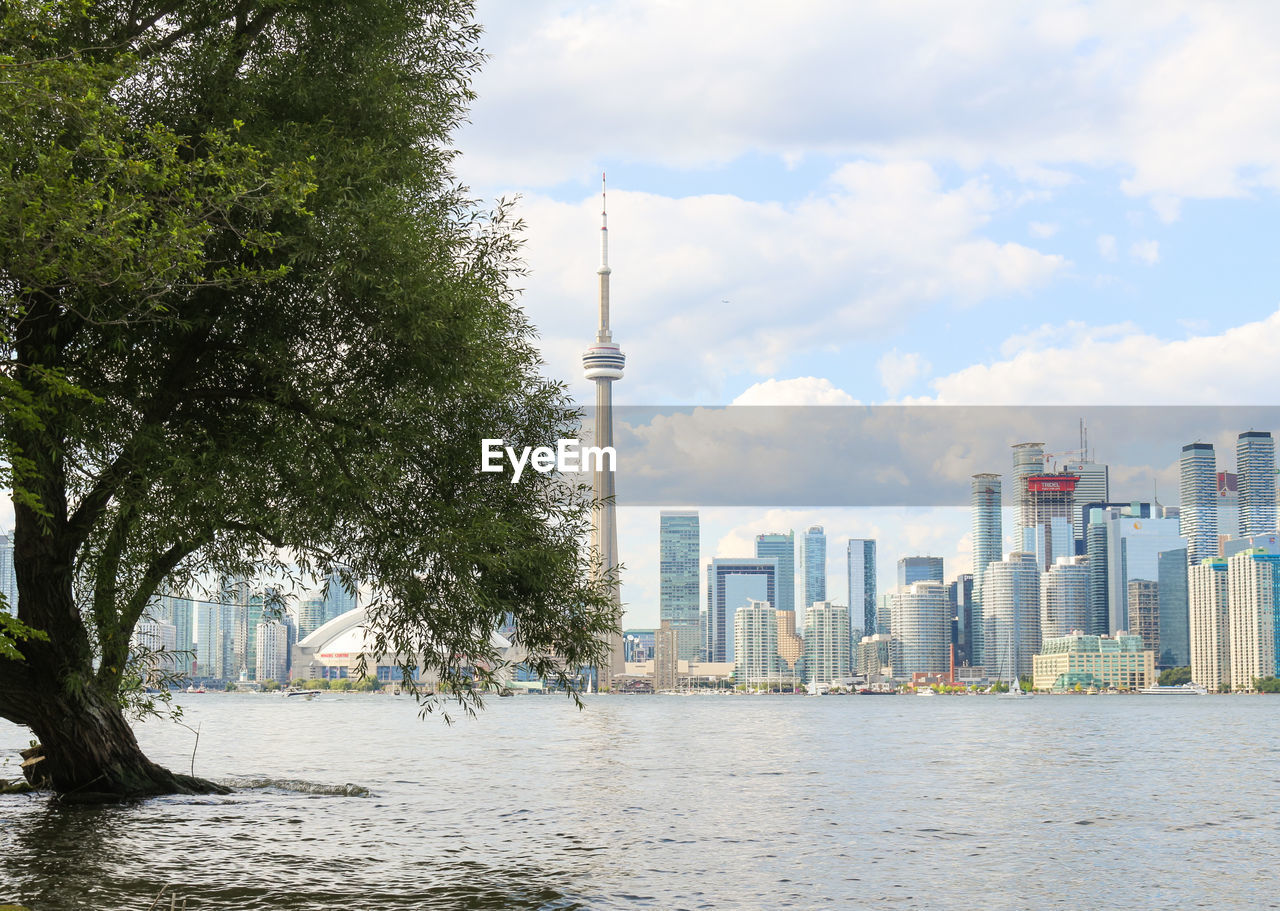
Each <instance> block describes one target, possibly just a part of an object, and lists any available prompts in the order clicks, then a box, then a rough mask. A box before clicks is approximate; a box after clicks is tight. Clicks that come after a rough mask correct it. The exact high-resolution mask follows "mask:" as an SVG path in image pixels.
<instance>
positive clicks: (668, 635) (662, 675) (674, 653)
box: [653, 620, 680, 693]
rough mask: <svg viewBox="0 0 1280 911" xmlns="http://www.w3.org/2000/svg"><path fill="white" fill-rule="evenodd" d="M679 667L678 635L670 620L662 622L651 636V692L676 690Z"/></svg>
mask: <svg viewBox="0 0 1280 911" xmlns="http://www.w3.org/2000/svg"><path fill="white" fill-rule="evenodd" d="M679 665H680V634H679V632H678V631H677V630H676V628H675V627H674V626H672V625H671V621H670V620H663V621H662V625H661V626H660V627H658V629H657V631H656V632H655V633H654V634H653V691H654V692H655V693H664V692H670V691H671V690H674V689H675V688H676V676H677V675H678V673H679Z"/></svg>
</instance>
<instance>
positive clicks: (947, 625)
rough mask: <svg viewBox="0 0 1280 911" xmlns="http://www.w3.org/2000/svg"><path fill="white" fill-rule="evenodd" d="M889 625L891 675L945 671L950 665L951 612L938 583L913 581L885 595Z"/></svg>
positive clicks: (900, 675)
mask: <svg viewBox="0 0 1280 911" xmlns="http://www.w3.org/2000/svg"><path fill="white" fill-rule="evenodd" d="M889 613H890V616H891V617H892V619H891V621H890V625H891V627H892V629H893V638H894V639H896V640H897V641H898V650H897V656H896V658H897V660H896V661H895V662H894V664H893V675H894V676H895V677H910V676H911V675H912V674H918V673H939V672H946V671H947V670H949V669H950V666H951V612H950V609H949V605H948V603H947V587H946V586H945V585H943V584H942V583H941V582H934V581H928V582H913V583H912V584H911V585H909V586H906V587H905V588H899V589H898V590H897V591H895V592H893V593H892V594H890V596H889Z"/></svg>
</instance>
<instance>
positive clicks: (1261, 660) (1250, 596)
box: [1227, 551, 1280, 693]
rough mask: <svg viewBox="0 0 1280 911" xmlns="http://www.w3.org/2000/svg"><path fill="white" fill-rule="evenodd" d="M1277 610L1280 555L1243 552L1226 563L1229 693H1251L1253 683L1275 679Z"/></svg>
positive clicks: (1279, 590) (1278, 602) (1279, 625)
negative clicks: (1229, 658) (1229, 653)
mask: <svg viewBox="0 0 1280 911" xmlns="http://www.w3.org/2000/svg"><path fill="white" fill-rule="evenodd" d="M1277 607H1280V554H1269V553H1265V552H1263V551H1245V552H1243V553H1239V554H1236V555H1235V556H1234V557H1232V558H1231V559H1230V560H1228V561H1227V624H1228V628H1229V633H1228V637H1229V639H1230V649H1231V689H1232V691H1233V692H1237V693H1247V692H1252V691H1253V690H1254V685H1253V681H1254V680H1255V679H1258V678H1261V677H1274V676H1276V655H1277V654H1278V653H1280V652H1278V646H1280V644H1278V643H1277V642H1276V633H1277V630H1278V629H1280V624H1277V623H1276V609H1277Z"/></svg>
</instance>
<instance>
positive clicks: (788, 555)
mask: <svg viewBox="0 0 1280 911" xmlns="http://www.w3.org/2000/svg"><path fill="white" fill-rule="evenodd" d="M756 557H757V558H758V559H761V560H768V559H774V560H776V561H777V562H778V593H777V594H778V603H777V604H776V605H775V607H776V608H777V609H778V610H789V611H793V610H795V609H796V536H795V532H792V531H788V532H787V533H786V534H782V533H781V532H772V533H770V534H764V535H756Z"/></svg>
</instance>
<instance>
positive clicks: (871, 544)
mask: <svg viewBox="0 0 1280 911" xmlns="http://www.w3.org/2000/svg"><path fill="white" fill-rule="evenodd" d="M845 553H846V555H847V557H848V561H849V563H848V578H849V581H848V594H849V629H851V630H853V631H854V637H855V639H861V638H862V636H863V635H867V636H872V635H875V632H876V542H875V540H874V539H872V538H850V539H849V543H848V545H847V546H846V548H845ZM854 644H855V645H856V642H855V643H854Z"/></svg>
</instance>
